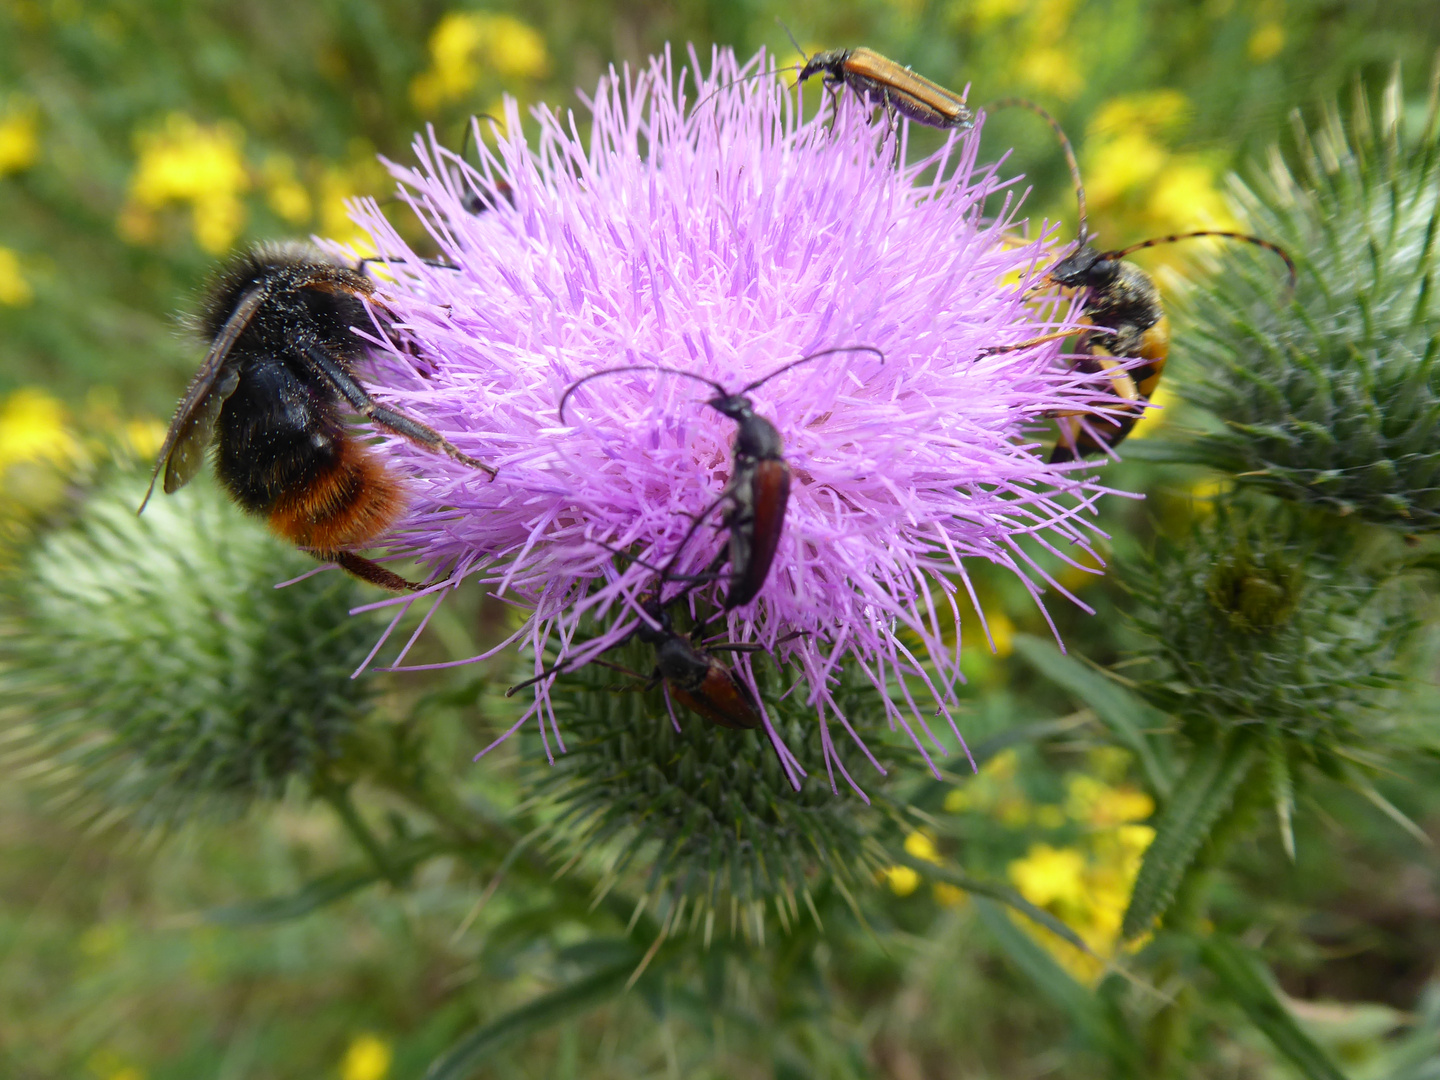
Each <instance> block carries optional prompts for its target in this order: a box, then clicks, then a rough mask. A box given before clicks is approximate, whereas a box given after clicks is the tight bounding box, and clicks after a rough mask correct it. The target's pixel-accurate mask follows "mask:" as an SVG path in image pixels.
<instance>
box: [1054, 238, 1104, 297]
mask: <svg viewBox="0 0 1440 1080" xmlns="http://www.w3.org/2000/svg"><path fill="white" fill-rule="evenodd" d="M1118 273H1120V261H1119V260H1118V259H1112V258H1109V257H1107V254H1106V253H1105V252H1102V251H1096V250H1095V246H1094V245H1093V244H1092V243H1090V241H1088V240H1086V241H1084V242H1082V243H1081V244H1080V246H1079V247H1077V248H1076V249H1075V250H1074V251H1072V252H1071V253H1070V254H1069V255H1066V256H1065V258H1063V259H1061V260H1060V261H1059V262H1058V263H1056V264H1055V265H1054V266H1053V267H1052V268H1051V270H1050V280H1051V281H1053V282H1055V284H1057V285H1061V286H1063V287H1064V288H1067V289H1082V288H1084V289H1103V288H1105V287H1106V286H1107V285H1109V284H1110V283H1111V282H1113V281H1114V280H1115V276H1116V275H1117V274H1118Z"/></svg>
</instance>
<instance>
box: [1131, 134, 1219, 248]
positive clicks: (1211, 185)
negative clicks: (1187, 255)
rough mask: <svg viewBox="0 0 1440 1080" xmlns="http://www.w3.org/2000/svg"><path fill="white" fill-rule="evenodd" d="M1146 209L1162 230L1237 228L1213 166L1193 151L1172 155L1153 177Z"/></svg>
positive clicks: (1184, 230)
mask: <svg viewBox="0 0 1440 1080" xmlns="http://www.w3.org/2000/svg"><path fill="white" fill-rule="evenodd" d="M1146 211H1147V212H1148V213H1149V215H1150V217H1151V218H1152V219H1153V220H1154V222H1155V224H1156V226H1157V227H1158V228H1159V229H1160V231H1162V232H1186V231H1189V230H1191V229H1235V228H1236V227H1237V222H1236V221H1235V218H1234V217H1232V216H1231V214H1230V210H1229V208H1228V207H1227V206H1226V205H1225V199H1224V196H1222V195H1221V194H1220V189H1219V187H1218V186H1217V184H1216V169H1215V168H1214V167H1213V166H1211V165H1210V164H1209V163H1207V162H1205V161H1202V160H1200V159H1199V158H1197V157H1196V156H1195V155H1192V154H1186V155H1177V156H1175V157H1173V158H1171V160H1170V162H1169V163H1168V164H1167V165H1166V166H1165V169H1164V171H1163V172H1161V173H1160V175H1159V176H1157V177H1155V182H1154V184H1153V185H1152V187H1151V189H1150V199H1149V202H1148V205H1147V206H1146ZM1194 242H1196V241H1192V243H1194ZM1210 242H1211V241H1208V240H1206V241H1198V243H1210ZM1214 242H1215V243H1217V244H1218V243H1220V241H1218V240H1217V241H1214Z"/></svg>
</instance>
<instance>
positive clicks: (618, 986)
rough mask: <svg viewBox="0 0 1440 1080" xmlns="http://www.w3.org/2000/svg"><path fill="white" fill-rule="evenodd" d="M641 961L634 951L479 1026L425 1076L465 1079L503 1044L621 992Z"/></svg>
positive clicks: (429, 1079)
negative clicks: (618, 960)
mask: <svg viewBox="0 0 1440 1080" xmlns="http://www.w3.org/2000/svg"><path fill="white" fill-rule="evenodd" d="M638 962H639V954H638V953H633V954H632V955H630V956H628V957H626V958H625V959H624V960H623V961H621V962H619V963H616V964H611V965H610V966H609V967H607V968H602V969H601V970H600V971H597V972H595V973H594V974H591V975H587V976H586V977H585V978H583V979H579V980H577V981H575V982H573V983H571V984H570V985H569V986H565V987H561V988H560V989H559V990H554V991H551V992H550V993H548V994H542V995H541V996H540V997H538V998H536V999H535V1000H534V1001H531V1002H530V1003H528V1004H526V1005H521V1006H520V1007H519V1008H518V1009H512V1010H511V1011H510V1012H508V1013H506V1014H505V1015H504V1016H502V1017H500V1018H499V1019H498V1020H492V1021H491V1022H490V1023H488V1024H485V1025H484V1026H482V1027H479V1028H477V1029H476V1030H474V1031H472V1032H471V1033H470V1034H469V1035H466V1036H465V1037H464V1038H463V1039H461V1040H460V1041H459V1042H457V1043H456V1044H455V1045H454V1046H452V1047H451V1048H450V1049H449V1050H447V1051H446V1052H445V1053H444V1054H443V1055H442V1056H441V1057H439V1058H436V1059H435V1061H434V1062H433V1063H432V1064H431V1066H430V1068H429V1070H428V1071H427V1072H426V1073H425V1080H465V1078H466V1077H469V1076H472V1075H473V1074H474V1071H475V1070H476V1069H478V1068H479V1067H480V1066H481V1065H483V1064H484V1063H485V1058H486V1057H487V1055H489V1054H490V1053H491V1052H493V1051H495V1050H497V1049H498V1048H499V1047H501V1046H504V1045H506V1044H507V1043H511V1042H514V1041H515V1040H516V1039H522V1038H524V1037H525V1036H527V1035H532V1034H534V1033H535V1032H537V1031H541V1030H543V1029H544V1028H547V1027H549V1026H550V1025H551V1024H556V1023H559V1022H560V1021H561V1020H564V1019H567V1018H568V1017H571V1016H574V1015H575V1014H576V1013H580V1012H584V1011H585V1010H587V1009H590V1008H593V1007H594V1006H596V1005H599V1004H601V1003H602V1002H604V1001H605V1000H607V999H608V998H612V997H616V996H618V995H619V994H620V992H621V991H622V990H624V988H625V983H626V981H627V980H628V979H629V978H630V974H631V972H633V971H634V970H635V965H636V964H637V963H638ZM652 967H653V965H652Z"/></svg>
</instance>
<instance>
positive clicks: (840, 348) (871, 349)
mask: <svg viewBox="0 0 1440 1080" xmlns="http://www.w3.org/2000/svg"><path fill="white" fill-rule="evenodd" d="M842 352H868V353H874V354H875V355H876V356H878V357H879V358H880V363H882V364H883V363H885V354H884V353H883V352H881V351H880V350H879V349H877V348H876V347H875V346H874V345H837V346H835V347H834V348H833V349H821V350H820V351H819V352H813V353H810V354H809V355H808V356H802V357H801V358H800V359H799V360H791V361H790V363H788V364H782V365H780V366H779V367H778V368H776V369H775V370H774V371H772V372H770V374H769V375H766V376H765V377H764V378H763V379H757V380H756V381H755V382H752V383H751V384H750V385H749V386H746V387H744V388H743V389H741V390H738V391H736V392H735V394H733V395H726V396H728V397H738V396H739V395H741V394H748V393H749V392H750V391H751V390H756V389H759V388H760V387H762V386H764V385H765V384H766V383H767V382H769V381H770V380H771V379H773V378H775V376H776V375H783V374H784V373H785V372H787V371H789V370H790V369H791V368H794V367H799V366H800V365H801V364H808V363H810V361H812V360H819V359H820V358H821V357H822V356H832V355H834V354H835V353H842ZM722 393H723V391H722Z"/></svg>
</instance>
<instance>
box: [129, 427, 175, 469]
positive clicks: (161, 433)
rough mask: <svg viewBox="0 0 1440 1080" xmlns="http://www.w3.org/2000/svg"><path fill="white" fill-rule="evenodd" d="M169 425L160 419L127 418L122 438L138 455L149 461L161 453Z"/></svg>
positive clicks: (141, 458) (142, 459)
mask: <svg viewBox="0 0 1440 1080" xmlns="http://www.w3.org/2000/svg"><path fill="white" fill-rule="evenodd" d="M168 426H169V425H167V424H165V423H163V422H162V421H160V420H127V421H126V422H125V425H124V427H123V428H122V429H121V438H122V439H123V441H124V444H125V446H126V447H128V448H129V449H130V451H131V452H132V453H134V455H135V456H136V457H138V458H139V459H140V460H141V461H149V460H150V459H151V458H153V457H154V456H155V455H156V454H158V453H160V447H161V444H163V443H164V442H165V431H166V429H167V428H168Z"/></svg>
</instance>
